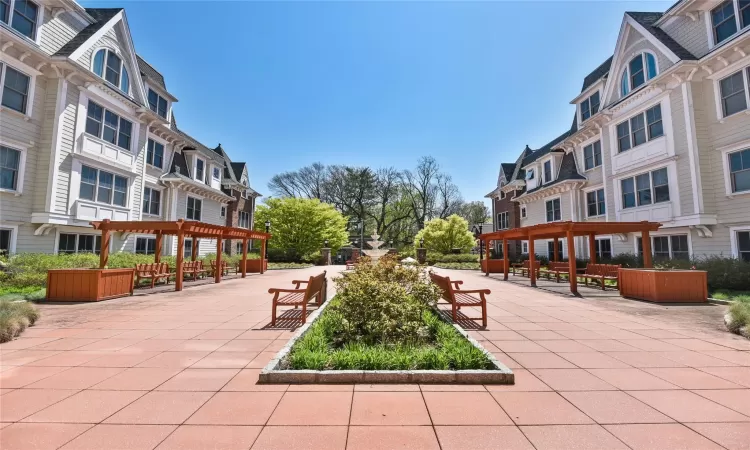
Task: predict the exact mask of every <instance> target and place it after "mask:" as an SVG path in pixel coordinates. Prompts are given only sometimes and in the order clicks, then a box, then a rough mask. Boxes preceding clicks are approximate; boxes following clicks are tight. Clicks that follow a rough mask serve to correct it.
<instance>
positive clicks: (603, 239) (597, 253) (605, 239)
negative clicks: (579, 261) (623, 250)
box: [589, 236, 615, 261]
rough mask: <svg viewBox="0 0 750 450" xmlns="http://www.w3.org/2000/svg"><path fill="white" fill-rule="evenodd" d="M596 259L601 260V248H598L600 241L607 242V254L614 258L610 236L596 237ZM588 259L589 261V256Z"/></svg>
mask: <svg viewBox="0 0 750 450" xmlns="http://www.w3.org/2000/svg"><path fill="white" fill-rule="evenodd" d="M595 240H596V245H595V247H596V259H597V261H599V259H603V258H602V256H601V255H600V253H601V251H600V250H601V247H600V245H601V244H600V241H609V252H610V254H611V255H612V256H613V257H614V256H615V247H614V246H613V245H612V236H597V237H596V239H595ZM589 259H591V255H589Z"/></svg>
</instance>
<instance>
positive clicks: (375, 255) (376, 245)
mask: <svg viewBox="0 0 750 450" xmlns="http://www.w3.org/2000/svg"><path fill="white" fill-rule="evenodd" d="M370 237H372V240H371V241H370V242H368V243H367V245H369V246H370V247H371V248H370V249H367V250H362V253H364V254H365V256H368V257H370V258H371V259H372V260H373V261H377V260H378V259H380V257H381V256H383V255H385V254H386V253H388V250H387V249H382V248H380V246H381V245H383V244H385V242H384V241H381V240H380V235H378V234H373V235H372V236H370Z"/></svg>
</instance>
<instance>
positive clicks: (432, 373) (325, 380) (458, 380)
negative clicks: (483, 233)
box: [258, 300, 515, 384]
mask: <svg viewBox="0 0 750 450" xmlns="http://www.w3.org/2000/svg"><path fill="white" fill-rule="evenodd" d="M329 303H330V300H328V301H326V302H325V303H323V305H321V306H320V308H318V309H317V310H316V311H315V312H313V313H312V314H311V315H310V317H309V320H308V321H307V322H306V323H305V324H304V325H303V326H302V328H300V329H299V331H297V333H296V334H295V335H294V337H292V339H290V340H289V342H287V344H286V345H285V346H284V347H283V348H282V349H281V350H280V351H279V352H278V353H277V354H276V356H274V358H273V359H272V360H271V361H270V362H269V363H268V364H267V365H266V367H264V368H263V370H261V372H260V374H259V375H258V383H261V384H332V383H347V384H348V383H366V384H389V383H390V384H394V383H398V384H410V383H411V384H414V383H419V384H515V376H514V374H513V371H512V370H510V369H509V368H508V367H507V366H506V365H505V364H503V363H501V362H500V361H498V360H497V358H495V356H494V355H493V354H492V353H490V352H488V351H487V350H486V349H485V348H484V347H482V345H481V344H480V343H479V342H477V341H476V340H475V339H474V338H472V337H471V336H469V334H468V333H467V332H466V331H464V329H463V328H461V327H460V326H458V325H456V324H452V325H453V327H454V328H455V329H456V330H457V331H458V332H459V333H461V335H462V336H464V337H465V338H466V339H468V340H469V342H471V344H472V345H473V346H474V347H476V348H478V349H479V350H481V351H482V353H484V355H485V356H486V357H487V359H489V360H490V362H492V364H493V366H495V370H284V369H279V365H280V364H281V361H282V360H283V359H284V358H285V357H286V356H287V355H288V354H289V352H290V351H291V349H292V347H293V346H294V344H295V343H296V342H297V340H298V339H299V338H301V337H302V336H304V334H305V333H307V330H309V329H310V327H311V326H312V324H314V323H315V321H316V320H318V317H320V314H322V313H323V311H324V310H325V309H326V307H327V306H328V304H329ZM438 315H439V316H440V317H441V318H443V316H442V314H439V311H438Z"/></svg>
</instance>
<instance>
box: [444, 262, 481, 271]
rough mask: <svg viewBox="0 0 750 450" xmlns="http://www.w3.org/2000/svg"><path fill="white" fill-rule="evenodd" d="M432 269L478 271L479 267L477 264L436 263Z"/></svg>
mask: <svg viewBox="0 0 750 450" xmlns="http://www.w3.org/2000/svg"><path fill="white" fill-rule="evenodd" d="M433 267H436V268H438V269H453V270H479V269H481V266H480V265H479V263H478V262H438V263H435V264H433Z"/></svg>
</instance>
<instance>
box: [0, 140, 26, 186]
mask: <svg viewBox="0 0 750 450" xmlns="http://www.w3.org/2000/svg"><path fill="white" fill-rule="evenodd" d="M20 166H21V152H20V151H18V150H13V149H12V148H8V147H4V146H0V189H7V190H9V191H17V190H18V188H19V186H18V177H19V170H20Z"/></svg>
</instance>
